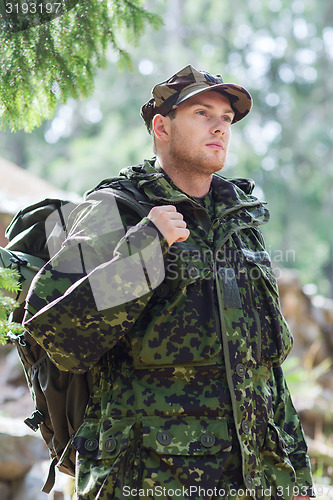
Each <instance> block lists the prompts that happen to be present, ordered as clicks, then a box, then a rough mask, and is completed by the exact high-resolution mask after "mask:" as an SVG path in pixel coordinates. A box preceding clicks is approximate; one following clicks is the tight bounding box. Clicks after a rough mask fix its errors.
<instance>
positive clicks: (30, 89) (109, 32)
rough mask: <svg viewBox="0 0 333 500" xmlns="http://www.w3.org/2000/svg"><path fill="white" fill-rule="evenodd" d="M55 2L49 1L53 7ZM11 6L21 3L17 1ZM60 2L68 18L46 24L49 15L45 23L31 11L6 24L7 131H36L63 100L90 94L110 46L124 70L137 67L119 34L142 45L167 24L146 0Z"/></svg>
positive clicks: (3, 99)
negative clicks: (144, 36)
mask: <svg viewBox="0 0 333 500" xmlns="http://www.w3.org/2000/svg"><path fill="white" fill-rule="evenodd" d="M55 1H56V0H48V4H50V3H51V4H52V3H54V2H55ZM6 2H11V3H12V5H15V2H16V5H17V4H18V2H17V0H6ZM36 2H37V4H38V5H39V4H43V2H46V0H36ZM38 2H39V3H38ZM58 3H61V5H62V12H63V14H62V15H59V16H58V17H55V16H53V17H54V18H53V19H52V20H50V21H49V22H44V21H43V19H44V17H47V16H46V14H45V16H44V17H43V16H42V17H43V19H42V17H41V15H40V14H39V17H38V16H37V14H36V15H35V17H34V16H33V15H32V14H31V13H28V14H27V15H25V16H24V15H21V16H19V18H17V19H16V24H15V19H14V17H13V16H12V17H10V15H7V17H6V18H5V20H4V21H2V23H1V20H0V23H1V24H0V47H1V66H2V67H1V72H0V119H1V122H0V128H2V129H5V128H6V127H9V128H10V129H11V130H12V131H17V130H19V129H24V130H25V131H31V130H33V128H35V127H37V126H39V125H40V124H41V123H42V121H43V120H45V119H48V118H50V117H51V116H52V115H53V113H54V111H55V108H56V106H57V103H58V102H59V101H60V102H62V103H65V102H66V101H67V100H68V99H69V98H74V99H80V98H83V97H87V96H88V95H90V94H91V93H92V92H93V89H94V77H95V75H96V71H97V69H98V68H101V67H103V66H105V61H106V59H105V53H106V50H107V48H108V46H111V48H112V49H113V50H114V51H115V52H116V54H117V55H118V57H119V67H120V68H121V69H124V68H126V69H131V58H130V56H129V54H128V52H127V50H125V49H124V48H123V47H121V46H120V45H119V42H118V35H120V36H121V37H123V35H124V34H125V35H126V39H127V42H128V43H129V44H136V43H137V42H138V40H139V38H140V36H141V35H142V34H143V32H144V29H145V26H147V25H151V26H152V27H154V28H158V27H159V26H161V24H162V21H161V19H160V17H159V16H157V15H155V14H152V13H150V12H148V11H147V10H145V9H144V7H142V5H141V2H140V0H113V1H111V2H110V1H108V0H81V1H80V2H77V1H76V0H71V1H69V0H57V4H58ZM43 5H46V3H44V4H43ZM43 15H44V13H43ZM36 16H37V17H36ZM42 21H43V24H40V23H41V22H42ZM20 23H21V24H20ZM38 23H39V24H38ZM22 27H23V28H24V29H22ZM18 29H21V30H20V31H19V30H18Z"/></svg>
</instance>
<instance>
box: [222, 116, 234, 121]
mask: <svg viewBox="0 0 333 500" xmlns="http://www.w3.org/2000/svg"><path fill="white" fill-rule="evenodd" d="M223 120H224V121H226V122H228V123H231V122H232V119H231V116H229V115H225V116H223Z"/></svg>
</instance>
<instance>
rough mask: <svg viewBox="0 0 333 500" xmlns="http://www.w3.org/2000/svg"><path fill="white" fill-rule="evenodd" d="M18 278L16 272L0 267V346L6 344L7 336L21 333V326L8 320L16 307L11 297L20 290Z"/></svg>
mask: <svg viewBox="0 0 333 500" xmlns="http://www.w3.org/2000/svg"><path fill="white" fill-rule="evenodd" d="M18 278H19V275H18V273H17V272H16V271H14V270H12V269H4V268H3V267H0V344H4V343H5V342H6V339H7V336H8V334H10V333H15V334H17V333H20V332H22V331H23V327H22V326H21V325H19V324H18V323H13V322H12V321H10V320H9V319H8V317H9V315H10V313H11V312H12V311H13V310H14V309H15V308H16V307H17V305H18V304H17V302H16V300H15V299H14V297H13V296H12V295H14V294H17V292H18V291H19V290H20V285H19V283H18Z"/></svg>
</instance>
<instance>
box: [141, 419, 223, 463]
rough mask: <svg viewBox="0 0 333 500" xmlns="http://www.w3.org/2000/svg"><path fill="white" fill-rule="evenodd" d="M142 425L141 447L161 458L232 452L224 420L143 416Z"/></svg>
mask: <svg viewBox="0 0 333 500" xmlns="http://www.w3.org/2000/svg"><path fill="white" fill-rule="evenodd" d="M142 424H143V446H144V447H145V448H150V449H152V450H154V451H156V452H157V453H161V454H163V455H212V454H215V453H217V452H219V451H220V450H230V449H231V441H230V437H229V431H228V426H227V421H226V420H225V419H223V418H219V417H213V418H208V417H204V418H195V417H183V418H182V417H176V418H172V417H168V418H166V419H165V418H159V417H146V418H143V419H142Z"/></svg>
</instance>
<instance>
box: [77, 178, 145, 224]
mask: <svg viewBox="0 0 333 500" xmlns="http://www.w3.org/2000/svg"><path fill="white" fill-rule="evenodd" d="M102 189H103V190H105V191H106V192H108V193H110V195H112V196H115V198H116V199H117V201H119V203H121V204H123V205H125V206H126V207H128V208H130V209H132V210H134V211H136V212H137V213H138V214H139V215H141V217H146V216H147V215H148V213H149V212H150V210H151V208H152V207H153V206H154V204H153V203H151V201H150V200H149V198H148V197H147V196H146V195H145V194H144V193H143V192H142V191H140V190H139V189H137V188H136V187H135V186H134V185H133V184H132V182H131V181H130V180H129V179H119V178H116V179H113V180H112V179H110V180H109V179H108V180H107V181H105V183H101V184H99V185H98V186H97V187H96V188H95V189H94V190H92V191H89V193H88V195H87V197H86V199H87V200H89V197H90V196H92V195H93V194H94V193H95V192H96V191H99V190H102Z"/></svg>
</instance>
